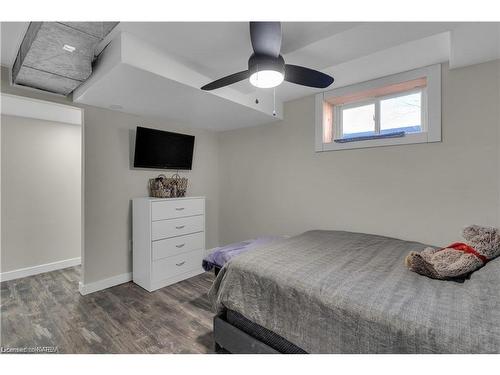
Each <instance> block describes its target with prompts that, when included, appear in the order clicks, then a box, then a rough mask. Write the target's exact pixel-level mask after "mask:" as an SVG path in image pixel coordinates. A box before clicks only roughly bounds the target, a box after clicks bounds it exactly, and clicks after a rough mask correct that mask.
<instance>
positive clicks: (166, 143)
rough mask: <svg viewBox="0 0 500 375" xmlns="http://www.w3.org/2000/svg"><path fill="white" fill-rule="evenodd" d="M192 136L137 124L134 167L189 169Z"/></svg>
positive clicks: (192, 145)
mask: <svg viewBox="0 0 500 375" xmlns="http://www.w3.org/2000/svg"><path fill="white" fill-rule="evenodd" d="M193 148H194V136H192V135H186V134H180V133H172V132H166V131H163V130H156V129H148V128H143V127H140V126H138V127H137V133H136V136H135V154H134V167H135V168H155V169H191V165H192V162H193Z"/></svg>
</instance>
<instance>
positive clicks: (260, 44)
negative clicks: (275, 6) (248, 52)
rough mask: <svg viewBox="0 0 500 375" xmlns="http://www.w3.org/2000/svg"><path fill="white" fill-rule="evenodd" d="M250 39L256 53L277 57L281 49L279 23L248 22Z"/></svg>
mask: <svg viewBox="0 0 500 375" xmlns="http://www.w3.org/2000/svg"><path fill="white" fill-rule="evenodd" d="M250 39H251V40H252V47H253V50H254V52H255V53H256V54H258V55H268V56H273V57H278V56H279V55H280V50H281V23H280V22H250Z"/></svg>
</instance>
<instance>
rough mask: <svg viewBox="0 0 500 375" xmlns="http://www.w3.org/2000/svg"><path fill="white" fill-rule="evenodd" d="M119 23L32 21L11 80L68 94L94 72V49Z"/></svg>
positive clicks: (15, 63)
mask: <svg viewBox="0 0 500 375" xmlns="http://www.w3.org/2000/svg"><path fill="white" fill-rule="evenodd" d="M117 24H118V22H31V23H30V25H29V27H28V30H27V31H26V35H25V36H24V39H23V42H22V43H21V47H20V48H19V51H18V53H17V57H16V61H15V62H14V66H13V68H12V82H13V83H14V84H17V85H23V86H28V87H33V88H36V89H40V90H44V91H50V92H53V93H57V94H62V95H68V94H70V93H71V92H72V91H73V90H74V89H76V88H77V87H78V86H79V85H80V84H81V83H82V82H84V81H85V80H86V79H87V78H88V77H89V76H90V74H91V73H92V61H93V60H94V52H95V48H96V47H97V45H98V44H99V42H101V41H102V40H103V39H104V37H105V36H106V35H108V34H109V32H110V31H111V30H112V29H113V28H114V27H115V26H116V25H117Z"/></svg>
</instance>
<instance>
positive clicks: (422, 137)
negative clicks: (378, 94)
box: [316, 132, 441, 152]
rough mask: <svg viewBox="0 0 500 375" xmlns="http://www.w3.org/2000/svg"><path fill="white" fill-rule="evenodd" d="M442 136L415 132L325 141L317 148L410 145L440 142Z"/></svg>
mask: <svg viewBox="0 0 500 375" xmlns="http://www.w3.org/2000/svg"><path fill="white" fill-rule="evenodd" d="M440 141H441V136H439V137H430V136H429V133H427V132H423V133H415V134H406V135H405V136H404V137H399V138H381V139H369V140H364V141H355V142H346V143H337V142H331V143H323V144H322V146H323V147H322V149H321V150H316V151H317V152H322V151H340V150H352V149H358V148H371V147H387V146H398V145H408V144H416V143H432V142H440Z"/></svg>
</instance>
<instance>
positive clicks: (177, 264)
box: [175, 261, 186, 267]
mask: <svg viewBox="0 0 500 375" xmlns="http://www.w3.org/2000/svg"><path fill="white" fill-rule="evenodd" d="M184 263H186V261H183V262H180V263H175V265H176V266H177V267H180V266H182V265H183V264H184Z"/></svg>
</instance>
